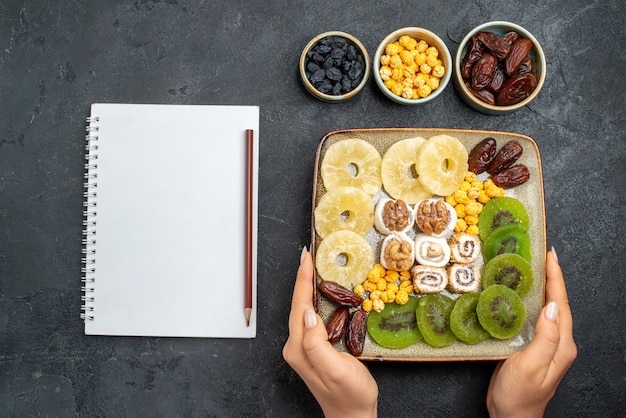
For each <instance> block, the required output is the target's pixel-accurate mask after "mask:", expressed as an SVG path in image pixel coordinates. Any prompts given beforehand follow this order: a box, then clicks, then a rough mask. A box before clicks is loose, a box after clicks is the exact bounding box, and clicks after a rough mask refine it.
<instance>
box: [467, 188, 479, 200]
mask: <svg viewBox="0 0 626 418" xmlns="http://www.w3.org/2000/svg"><path fill="white" fill-rule="evenodd" d="M479 194H480V189H479V188H478V187H470V188H469V190H468V191H467V197H469V198H470V199H477V198H478V195H479Z"/></svg>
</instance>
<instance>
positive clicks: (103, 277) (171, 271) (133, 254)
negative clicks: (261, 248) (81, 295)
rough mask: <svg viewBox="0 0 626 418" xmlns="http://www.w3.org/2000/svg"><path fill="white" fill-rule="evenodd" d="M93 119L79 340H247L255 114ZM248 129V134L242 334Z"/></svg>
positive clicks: (164, 112)
mask: <svg viewBox="0 0 626 418" xmlns="http://www.w3.org/2000/svg"><path fill="white" fill-rule="evenodd" d="M91 113H92V117H94V116H96V117H98V122H93V123H95V124H96V125H97V127H98V130H97V132H95V134H96V135H97V137H98V138H97V145H98V149H97V151H93V152H97V161H96V162H97V165H98V168H97V188H96V191H97V198H96V200H97V207H96V212H97V215H96V217H95V219H96V227H95V229H96V235H95V238H96V244H95V249H96V252H95V256H94V258H95V272H94V277H95V280H94V283H93V288H94V289H93V296H94V299H93V302H92V306H93V312H92V313H93V320H89V319H88V320H86V321H85V333H86V334H100V335H137V336H139V335H140V336H179V337H233V338H252V337H254V336H255V335H256V306H257V303H256V254H257V249H256V242H257V234H256V231H257V216H256V213H257V200H258V199H257V196H258V195H257V193H258V188H257V181H256V179H257V178H258V132H259V108H258V107H256V106H182V105H133V104H94V105H92V109H91ZM246 129H253V130H254V133H255V152H254V156H255V158H254V179H255V181H254V192H253V193H254V196H255V199H254V202H253V206H252V207H253V211H254V216H253V223H254V224H253V245H254V247H253V251H252V253H253V256H254V259H253V263H252V266H253V271H252V273H253V312H252V318H251V322H250V325H249V326H247V325H246V321H245V317H244V272H245V217H244V216H245V207H246V204H245V203H246V202H245V187H246V167H245V161H246V160H245V155H246V148H245V138H246V137H245V131H246Z"/></svg>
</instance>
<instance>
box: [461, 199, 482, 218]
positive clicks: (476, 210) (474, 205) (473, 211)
mask: <svg viewBox="0 0 626 418" xmlns="http://www.w3.org/2000/svg"><path fill="white" fill-rule="evenodd" d="M482 211H483V204H482V203H480V202H477V201H475V200H474V201H472V202H469V203H468V204H467V205H465V214H467V215H476V216H477V215H479V214H480V212H482Z"/></svg>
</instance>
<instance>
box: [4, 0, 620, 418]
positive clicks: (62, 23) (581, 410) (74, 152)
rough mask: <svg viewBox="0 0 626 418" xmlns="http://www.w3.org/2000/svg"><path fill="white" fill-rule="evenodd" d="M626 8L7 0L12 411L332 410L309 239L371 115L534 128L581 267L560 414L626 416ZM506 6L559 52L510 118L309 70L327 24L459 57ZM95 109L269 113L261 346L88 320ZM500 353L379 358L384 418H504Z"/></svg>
mask: <svg viewBox="0 0 626 418" xmlns="http://www.w3.org/2000/svg"><path fill="white" fill-rule="evenodd" d="M625 4H626V3H624V2H623V1H622V0H607V1H598V2H594V3H590V2H588V1H586V0H559V1H551V2H544V1H533V2H530V1H517V2H501V1H486V0H479V1H475V2H466V1H461V0H456V1H448V2H441V1H431V0H428V1H413V2H411V1H398V2H393V1H360V0H345V1H342V2H331V1H301V0H292V1H285V0H273V1H258V2H255V1H244V0H229V1H223V2H217V1H191V0H164V1H157V0H155V1H119V0H118V1H106V2H105V1H87V0H84V1H80V0H75V1H69V0H59V1H50V0H48V1H46V0H39V1H38V0H32V1H17V0H3V1H2V2H1V3H0V415H1V416H37V415H41V416H212V417H213V416H215V417H221V416H268V417H274V416H276V417H283V416H319V415H321V412H320V410H319V408H318V406H317V404H316V402H315V400H314V399H313V398H312V396H310V394H309V392H308V391H307V389H306V387H305V386H304V384H303V383H302V381H301V380H300V379H299V377H298V376H297V375H296V374H295V373H294V372H293V371H292V370H291V369H290V367H289V366H288V365H287V364H286V363H284V361H283V359H282V356H281V349H282V346H283V344H284V342H285V340H286V338H287V316H288V313H289V306H290V297H291V292H292V283H293V280H294V276H295V272H296V268H297V265H298V258H299V254H300V250H301V248H302V246H303V245H307V244H308V243H309V239H310V238H309V237H310V212H311V208H310V205H311V186H312V174H313V163H314V158H315V150H316V147H317V145H318V141H319V139H320V138H321V137H322V136H323V135H324V134H325V133H327V132H329V131H332V130H336V129H342V128H361V127H449V128H473V129H491V130H502V131H510V132H519V133H523V134H526V135H529V136H531V137H533V138H535V140H536V141H537V143H538V144H539V148H540V151H541V155H542V158H543V169H544V184H545V197H546V209H547V231H548V245H549V246H554V247H556V249H557V251H558V255H559V259H560V261H561V264H562V266H563V268H564V271H565V275H566V280H567V284H568V289H569V294H570V302H571V305H572V309H573V315H574V333H575V338H576V341H577V343H578V347H579V357H578V359H577V361H576V363H575V364H574V366H573V367H572V368H571V370H570V371H569V373H568V374H567V375H566V376H565V379H564V380H563V382H562V384H561V385H560V387H559V389H558V391H557V392H556V395H555V397H554V399H553V401H552V402H551V404H550V405H549V407H548V412H547V415H548V416H618V415H621V414H623V411H624V409H625V407H626V401H625V398H624V394H625V393H626V377H625V376H626V364H625V363H626V350H625V348H624V342H625V341H626V338H625V322H626V321H625V319H624V318H625V317H626V308H624V303H625V300H624V268H625V267H626V264H625V263H624V252H625V250H626V248H625V246H624V232H625V231H624V222H625V219H624V198H623V196H624V193H625V189H626V187H625V186H626V185H625V182H624V178H625V176H624V167H625V163H626V161H625V155H626V152H625V138H624V129H625V127H626V126H625V108H626V106H625V100H624V73H625V70H626V66H625V65H624V64H625V59H624V56H623V46H624V45H625V44H626V35H625V30H624V21H625V18H626V6H625ZM490 20H510V21H513V22H516V23H518V24H521V25H522V26H524V27H526V28H527V29H528V30H530V31H531V32H532V33H533V34H534V35H535V37H536V38H537V39H538V40H539V41H540V42H541V44H542V45H543V49H544V51H545V53H546V56H547V62H548V68H547V78H546V82H545V85H544V88H543V90H542V91H541V93H540V94H539V96H538V97H537V99H536V100H535V101H534V102H533V103H532V104H531V105H530V106H528V107H526V108H523V109H521V110H519V111H517V112H516V113H513V114H510V115H506V116H487V115H483V114H481V113H477V112H475V111H473V110H471V109H470V108H468V107H467V106H466V105H464V104H463V103H462V102H461V100H460V99H459V97H458V96H457V94H456V92H455V90H454V88H453V86H452V84H450V86H448V88H447V89H446V90H445V91H444V92H443V94H442V95H441V96H439V97H438V98H437V99H436V100H434V101H433V102H431V103H429V104H427V105H425V106H421V107H403V106H400V105H397V104H395V103H393V102H391V101H390V100H388V99H386V98H385V97H384V96H383V95H382V94H381V93H380V92H379V91H378V89H377V87H376V85H375V84H374V82H373V80H371V79H370V81H369V83H368V85H367V86H366V87H365V89H364V90H363V91H362V92H361V93H360V95H359V96H357V97H356V98H355V99H352V100H350V101H348V102H346V103H343V104H336V105H331V104H326V103H323V102H320V101H318V100H316V99H315V98H313V97H312V96H311V95H309V93H307V92H306V91H305V90H304V88H303V87H302V85H301V83H300V80H299V79H298V74H297V63H298V59H299V55H300V53H301V50H302V48H303V47H304V46H305V45H306V43H307V42H308V41H309V40H310V39H311V38H312V37H314V36H315V35H317V34H319V33H321V32H325V31H328V30H342V31H346V32H349V33H351V34H353V35H355V36H357V37H358V38H359V39H360V40H361V41H362V42H363V43H364V44H365V46H366V47H367V48H368V50H369V53H370V56H373V54H374V51H375V49H376V46H377V45H378V43H379V41H380V40H381V39H382V38H383V37H384V36H385V35H386V34H388V33H389V32H391V31H393V30H395V29H398V28H400V27H404V26H422V27H425V28H428V29H430V30H432V31H434V32H436V33H437V34H439V35H440V37H442V38H443V39H444V40H445V42H446V44H447V45H448V47H449V49H450V51H451V52H452V54H453V55H454V52H455V51H456V47H457V43H458V42H459V41H460V40H461V39H462V38H463V36H464V35H465V34H466V33H467V32H468V31H469V30H470V29H471V28H473V27H474V26H476V25H478V24H481V23H483V22H486V21H490ZM93 102H131V103H181V104H243V105H259V106H260V109H261V120H260V130H261V132H260V140H261V151H260V152H261V153H260V186H259V193H260V201H259V264H258V270H259V281H258V282H259V285H258V295H259V307H258V318H259V322H258V336H257V338H256V339H254V340H217V339H170V338H116V337H85V336H84V335H83V330H82V323H81V321H80V319H79V313H80V277H81V276H80V267H81V265H80V258H81V253H80V252H81V244H80V242H81V219H82V201H83V198H82V193H83V181H84V180H83V156H84V134H85V117H86V116H88V114H89V106H90V104H91V103H93ZM207 163H210V158H209V159H208V160H207ZM129 181H136V180H135V179H129ZM137 186H138V187H141V185H140V184H139V183H138V185H137ZM493 366H494V364H493V363H489V362H486V363H451V364H429V363H426V364H371V365H370V368H371V371H372V373H373V375H374V377H375V378H376V380H377V381H378V383H379V386H380V415H381V416H385V417H391V416H485V415H486V409H485V407H484V399H485V394H486V390H487V386H488V383H489V378H490V375H491V371H492V370H493ZM511 395H512V396H515V393H512V394H511Z"/></svg>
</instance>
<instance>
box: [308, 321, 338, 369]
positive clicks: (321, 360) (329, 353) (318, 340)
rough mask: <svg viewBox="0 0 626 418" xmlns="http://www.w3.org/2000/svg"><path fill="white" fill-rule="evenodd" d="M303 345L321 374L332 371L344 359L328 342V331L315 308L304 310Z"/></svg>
mask: <svg viewBox="0 0 626 418" xmlns="http://www.w3.org/2000/svg"><path fill="white" fill-rule="evenodd" d="M302 346H303V348H304V351H305V353H306V356H307V357H308V359H309V361H310V362H311V364H313V365H314V367H315V368H316V369H318V372H319V373H320V374H321V375H322V374H326V373H328V372H331V371H332V370H333V365H336V364H337V362H341V361H342V357H341V355H340V354H339V352H338V351H337V350H335V349H334V347H333V346H332V345H331V344H330V343H329V342H328V333H327V332H326V327H325V326H324V322H323V321H322V319H321V318H320V316H319V315H318V314H317V313H315V311H314V310H313V309H307V310H305V312H304V339H303V341H302ZM320 365H322V366H320Z"/></svg>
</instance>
